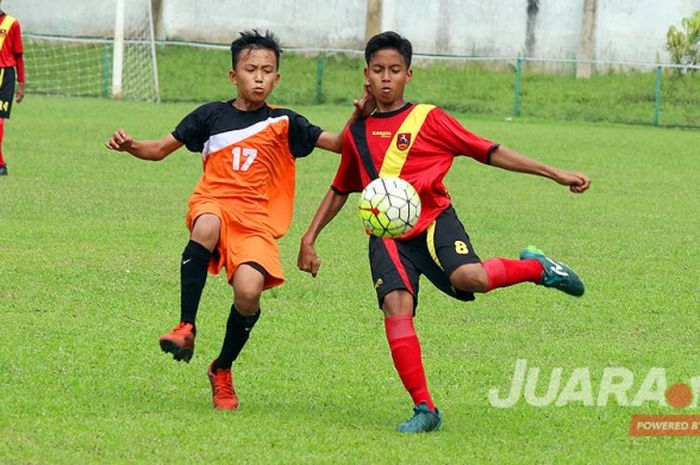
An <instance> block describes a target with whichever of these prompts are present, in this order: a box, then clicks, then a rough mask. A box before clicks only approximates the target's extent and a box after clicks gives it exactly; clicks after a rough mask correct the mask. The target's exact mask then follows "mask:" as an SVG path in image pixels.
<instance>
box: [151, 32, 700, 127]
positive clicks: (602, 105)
mask: <svg viewBox="0 0 700 465" xmlns="http://www.w3.org/2000/svg"><path fill="white" fill-rule="evenodd" d="M323 56H324V59H323V73H322V78H321V86H320V88H321V95H320V98H319V95H318V88H317V64H318V58H319V56H318V55H313V54H302V53H298V52H294V51H289V52H287V53H285V54H284V55H283V56H282V62H281V67H280V73H281V76H282V79H281V81H280V84H279V86H278V87H277V88H276V89H275V91H274V93H273V94H272V97H271V102H273V103H276V104H280V105H287V106H291V107H295V106H298V105H312V104H315V103H317V102H319V101H322V102H325V103H328V104H340V105H345V106H346V110H345V111H344V114H347V113H349V112H350V111H351V105H352V99H353V98H357V97H358V96H359V95H360V93H361V90H362V83H363V81H364V79H363V74H362V73H363V69H364V61H363V59H362V57H361V56H360V55H355V54H338V53H326V54H324V55H323ZM491 65H493V63H491ZM229 68H230V59H229V52H228V51H227V50H203V49H193V48H189V47H184V46H173V45H170V46H164V47H159V48H158V70H159V73H160V84H161V96H162V99H163V100H164V101H188V102H196V103H201V102H206V101H210V100H220V99H226V98H232V97H233V96H234V95H235V88H234V87H233V86H232V84H231V83H230V82H229V81H228V78H227V73H228V69H229ZM554 71H557V70H554ZM560 71H561V70H560ZM608 71H609V72H607V73H600V74H597V75H595V76H593V77H592V78H591V79H578V80H577V79H575V78H574V76H573V73H571V72H565V73H557V72H545V71H543V70H542V69H540V68H537V67H535V66H525V67H524V68H523V78H522V96H521V116H522V117H535V118H542V119H557V120H573V121H601V122H615V123H636V124H650V123H651V121H652V115H653V111H654V89H655V74H654V70H652V69H650V70H619V69H614V68H612V67H611V68H609V70H608ZM514 84H515V76H514V73H513V70H512V69H509V68H508V67H503V66H501V67H500V68H498V69H494V68H493V67H487V66H485V65H484V64H481V63H459V62H444V61H439V60H420V61H418V62H417V63H416V64H415V65H414V78H413V81H412V82H411V83H410V84H409V85H408V86H407V87H406V96H407V98H408V99H409V100H411V101H415V102H418V101H420V102H426V103H434V104H437V105H441V106H442V107H443V108H445V109H447V110H450V111H457V112H464V113H468V114H470V115H483V116H488V117H496V118H508V117H511V116H512V115H513V104H514ZM661 122H662V124H667V125H679V126H700V76H698V73H695V74H688V75H684V76H679V77H678V78H677V79H674V82H672V83H671V82H668V84H667V85H666V84H665V85H664V87H663V94H662V99H661Z"/></svg>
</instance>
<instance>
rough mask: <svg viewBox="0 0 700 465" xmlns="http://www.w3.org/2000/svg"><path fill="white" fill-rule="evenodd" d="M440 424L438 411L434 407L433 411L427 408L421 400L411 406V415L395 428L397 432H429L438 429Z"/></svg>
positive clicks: (440, 416) (440, 419) (440, 418)
mask: <svg viewBox="0 0 700 465" xmlns="http://www.w3.org/2000/svg"><path fill="white" fill-rule="evenodd" d="M440 426H442V415H440V411H439V410H438V409H437V408H435V411H434V412H433V411H432V410H430V409H429V408H428V404H426V403H425V402H421V404H420V405H416V406H415V407H414V408H413V416H412V417H411V418H410V419H409V420H408V421H406V423H403V424H401V425H399V427H398V428H396V429H397V431H398V432H399V433H429V432H430V431H437V430H439V429H440Z"/></svg>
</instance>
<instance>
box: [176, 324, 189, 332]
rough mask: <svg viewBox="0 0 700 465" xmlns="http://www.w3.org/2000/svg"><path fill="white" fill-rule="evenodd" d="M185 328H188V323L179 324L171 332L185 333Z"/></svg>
mask: <svg viewBox="0 0 700 465" xmlns="http://www.w3.org/2000/svg"><path fill="white" fill-rule="evenodd" d="M187 326H188V323H180V324H178V325H177V326H175V327H174V328H173V332H174V333H179V332H180V331H185V330H186V328H187Z"/></svg>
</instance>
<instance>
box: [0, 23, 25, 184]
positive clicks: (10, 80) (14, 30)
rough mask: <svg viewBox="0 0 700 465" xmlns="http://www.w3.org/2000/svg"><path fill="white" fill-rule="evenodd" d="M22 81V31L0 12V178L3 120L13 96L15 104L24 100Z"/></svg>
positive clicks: (2, 173)
mask: <svg viewBox="0 0 700 465" xmlns="http://www.w3.org/2000/svg"><path fill="white" fill-rule="evenodd" d="M15 70H16V73H15ZM15 80H17V89H16V91H15ZM24 81H25V75H24V47H23V45H22V29H21V28H20V25H19V21H17V19H16V18H14V17H12V16H10V15H8V14H7V13H5V12H4V11H2V10H0V176H7V164H6V163H5V159H4V158H3V156H2V139H3V135H4V133H5V120H6V119H9V118H10V113H11V112H12V101H13V100H14V97H15V94H16V97H17V103H20V102H21V101H22V99H23V98H24Z"/></svg>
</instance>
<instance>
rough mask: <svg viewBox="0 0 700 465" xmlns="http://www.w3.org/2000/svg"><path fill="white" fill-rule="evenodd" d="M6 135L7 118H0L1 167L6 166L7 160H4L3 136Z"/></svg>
mask: <svg viewBox="0 0 700 465" xmlns="http://www.w3.org/2000/svg"><path fill="white" fill-rule="evenodd" d="M4 133H5V118H0V166H3V165H4V164H5V160H3V158H2V136H3V135H4Z"/></svg>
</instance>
